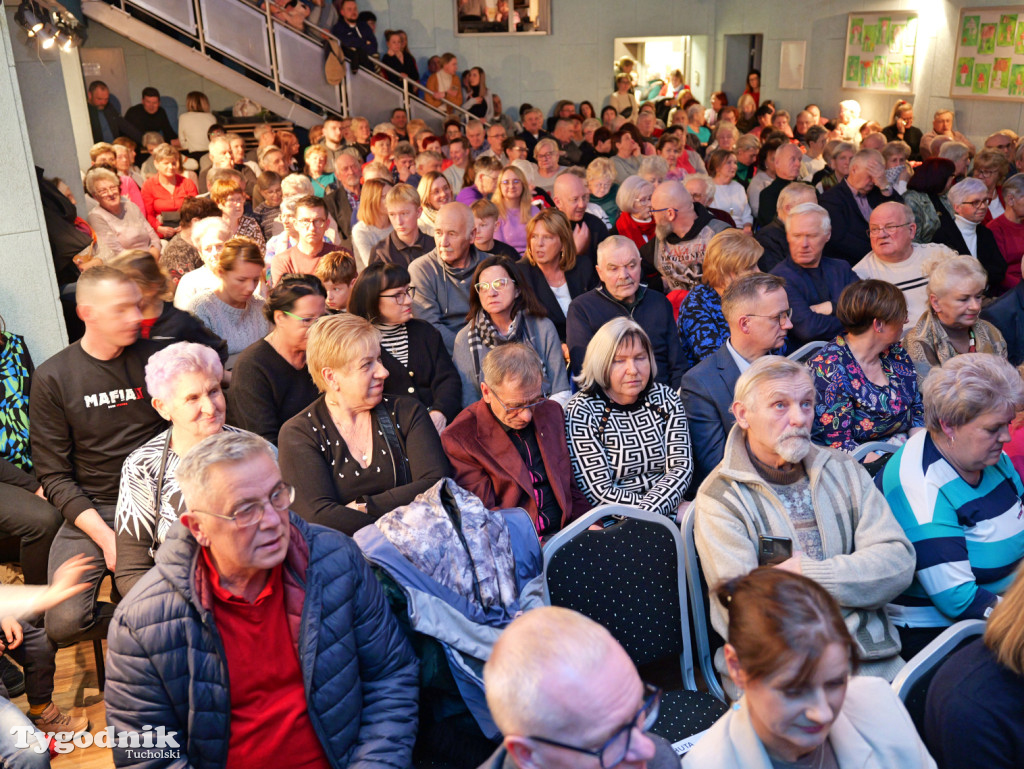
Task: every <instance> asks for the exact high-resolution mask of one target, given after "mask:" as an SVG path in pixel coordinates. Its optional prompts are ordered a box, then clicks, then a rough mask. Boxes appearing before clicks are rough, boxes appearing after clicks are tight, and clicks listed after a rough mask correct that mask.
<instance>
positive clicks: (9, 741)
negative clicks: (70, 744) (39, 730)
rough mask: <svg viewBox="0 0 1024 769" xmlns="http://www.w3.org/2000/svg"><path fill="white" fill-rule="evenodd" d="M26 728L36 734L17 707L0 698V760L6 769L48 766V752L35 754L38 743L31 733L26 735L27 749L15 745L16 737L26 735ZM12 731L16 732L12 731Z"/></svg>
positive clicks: (41, 768)
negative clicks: (0, 759)
mask: <svg viewBox="0 0 1024 769" xmlns="http://www.w3.org/2000/svg"><path fill="white" fill-rule="evenodd" d="M26 726H27V727H29V729H30V732H36V729H35V727H33V726H32V722H31V721H29V720H28V717H27V716H26V715H25V714H24V713H22V712H21V711H20V710H19V709H18V706H17V705H15V704H14V703H13V702H11V701H10V700H8V699H6V698H3V697H0V758H2V759H3V765H4V767H7V769H44V768H45V767H48V766H49V765H50V754H49V752H48V751H45V750H44V751H43V752H42V753H38V752H36V748H37V747H38V743H37V742H36V739H35V738H34V737H33V736H32V734H31V733H28V747H26V748H19V747H17V746H16V745H15V742H17V740H18V737H19V736H21V735H24V734H26V730H25V729H24V727H26ZM19 727H22V728H19ZM14 729H17V732H14V731H12V730H14Z"/></svg>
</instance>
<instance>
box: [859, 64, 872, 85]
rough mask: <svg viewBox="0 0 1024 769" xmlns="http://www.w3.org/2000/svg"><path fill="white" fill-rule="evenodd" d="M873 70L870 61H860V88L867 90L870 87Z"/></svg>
mask: <svg viewBox="0 0 1024 769" xmlns="http://www.w3.org/2000/svg"><path fill="white" fill-rule="evenodd" d="M874 68H875V63H874V62H873V61H871V59H861V60H860V87H861V88H867V87H868V86H869V85H871V72H872V70H874Z"/></svg>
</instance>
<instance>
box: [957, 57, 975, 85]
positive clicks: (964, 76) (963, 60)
mask: <svg viewBox="0 0 1024 769" xmlns="http://www.w3.org/2000/svg"><path fill="white" fill-rule="evenodd" d="M973 75H974V57H973V56H961V57H960V60H959V61H957V63H956V87H957V88H970V87H971V83H972V82H973V81H972V77H973Z"/></svg>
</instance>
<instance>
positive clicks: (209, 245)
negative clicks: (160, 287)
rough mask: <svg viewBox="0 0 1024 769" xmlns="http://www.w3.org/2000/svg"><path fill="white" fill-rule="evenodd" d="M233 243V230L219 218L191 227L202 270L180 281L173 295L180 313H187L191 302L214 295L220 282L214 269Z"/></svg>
mask: <svg viewBox="0 0 1024 769" xmlns="http://www.w3.org/2000/svg"><path fill="white" fill-rule="evenodd" d="M230 239H231V229H230V227H229V226H228V224H227V222H225V221H224V219H223V218H222V217H220V216H211V217H209V218H207V219H200V220H199V221H198V222H196V223H195V224H193V225H192V242H193V243H195V244H196V246H197V247H198V249H199V256H200V257H201V258H202V260H203V266H202V267H199V268H197V269H195V270H192V271H191V272H186V273H185V274H184V275H182V276H181V279H180V280H179V281H178V287H177V288H176V289H175V291H174V306H175V307H177V308H178V309H179V310H187V309H188V305H189V302H191V301H192V299H193V298H194V297H195V296H196V295H198V294H202V293H204V292H205V291H213V290H214V289H215V288H217V287H218V286H219V285H220V280H219V279H218V278H217V275H216V274H215V273H214V271H213V269H214V267H216V266H217V258H218V257H219V256H220V252H221V249H223V248H224V244H225V243H227V242H228V240H230Z"/></svg>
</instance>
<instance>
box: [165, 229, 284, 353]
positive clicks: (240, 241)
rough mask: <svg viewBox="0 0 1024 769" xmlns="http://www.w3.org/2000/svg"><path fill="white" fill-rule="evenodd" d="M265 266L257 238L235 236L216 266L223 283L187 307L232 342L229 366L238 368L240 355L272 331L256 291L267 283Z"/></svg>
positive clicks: (229, 349) (215, 271)
mask: <svg viewBox="0 0 1024 769" xmlns="http://www.w3.org/2000/svg"><path fill="white" fill-rule="evenodd" d="M264 269H265V265H264V262H263V254H261V253H260V247H259V245H258V244H257V243H256V241H254V240H252V239H251V238H243V237H241V236H235V237H233V238H231V240H229V241H228V242H227V243H225V244H224V248H223V249H222V250H221V252H220V257H218V259H217V264H216V266H215V267H214V268H213V273H214V275H216V276H217V280H218V281H219V285H218V286H217V288H215V289H213V290H212V291H207V292H204V293H202V294H197V295H196V296H194V297H193V298H192V299H191V301H189V303H188V307H186V308H185V309H186V310H187V311H188V312H190V313H191V314H192V315H194V316H195V317H196V318H198V319H199V320H200V321H202V322H203V323H204V324H205V325H206V326H207V327H208V328H209V329H210V330H211V331H213V333H215V334H216V335H217V336H219V337H220V338H221V339H223V340H224V341H225V342H227V344H228V359H227V362H226V363H225V367H226V368H227V369H228V370H229V371H230V370H231V369H233V368H234V364H235V360H236V358H237V357H238V355H239V354H240V353H241V352H242V351H243V350H245V349H246V348H247V347H249V345H251V344H253V343H254V342H256V341H258V340H260V339H262V338H263V337H264V336H266V334H267V332H268V331H269V330H270V321H269V319H268V318H267V317H266V314H265V313H264V311H263V308H264V307H265V306H266V302H265V301H264V300H263V297H261V296H259V295H258V294H257V293H256V290H257V289H258V288H259V287H260V285H261V284H262V282H263V271H264Z"/></svg>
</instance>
